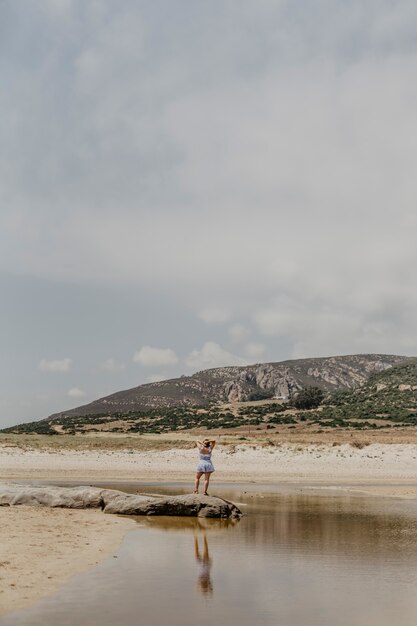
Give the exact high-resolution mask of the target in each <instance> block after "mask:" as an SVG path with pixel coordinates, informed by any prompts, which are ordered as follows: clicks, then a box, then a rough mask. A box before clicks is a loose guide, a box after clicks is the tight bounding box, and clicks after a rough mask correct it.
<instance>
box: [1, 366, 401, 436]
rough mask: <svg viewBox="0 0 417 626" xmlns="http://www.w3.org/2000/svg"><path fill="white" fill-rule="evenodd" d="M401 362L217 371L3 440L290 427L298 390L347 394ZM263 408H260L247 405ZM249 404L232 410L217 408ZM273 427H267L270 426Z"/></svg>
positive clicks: (61, 416) (67, 414) (129, 394)
mask: <svg viewBox="0 0 417 626" xmlns="http://www.w3.org/2000/svg"><path fill="white" fill-rule="evenodd" d="M408 360H409V359H407V358H406V357H402V356H395V355H381V354H366V355H351V356H335V357H326V358H312V359H298V360H289V361H282V362H279V363H265V364H258V365H250V366H247V367H221V368H215V369H209V370H204V371H201V372H197V373H196V374H194V375H192V376H182V377H180V378H175V379H172V380H166V381H161V382H157V383H150V384H146V385H140V386H138V387H135V388H133V389H128V390H125V391H120V392H117V393H114V394H111V395H109V396H106V397H105V398H100V399H98V400H95V401H94V402H91V403H90V404H87V405H84V406H80V407H77V408H75V409H71V410H68V411H63V412H61V413H56V414H54V415H51V416H50V417H48V418H46V419H44V420H41V421H39V422H31V423H28V424H21V425H19V426H15V427H12V428H8V429H6V430H5V431H4V432H37V433H48V434H52V433H56V432H66V433H68V432H70V433H71V432H77V431H85V430H109V431H113V432H162V431H167V430H168V431H170V430H179V429H186V428H193V427H196V426H200V425H202V426H204V427H205V428H236V427H238V426H239V425H241V424H242V420H246V423H249V424H250V423H253V424H259V423H260V422H261V421H264V418H265V417H268V421H269V420H271V419H272V422H271V424H274V423H293V422H294V418H293V417H291V416H287V415H286V414H285V408H286V405H285V401H287V400H290V399H291V398H292V397H293V396H294V394H296V393H297V392H298V391H299V390H300V389H302V388H304V387H306V386H309V385H316V386H319V387H321V388H322V389H323V390H324V391H326V392H327V393H328V394H332V392H335V391H339V392H340V391H348V390H354V389H357V388H359V387H361V386H362V385H364V384H365V383H366V381H367V380H368V379H369V377H370V376H372V375H375V374H381V375H383V373H384V372H386V371H387V370H390V368H393V366H396V365H398V364H401V363H404V362H407V361H408ZM265 400H269V403H267V404H268V407H269V408H268V407H267V408H265V407H262V406H258V407H256V406H255V407H254V406H253V403H255V404H256V403H258V404H260V401H265ZM224 403H229V404H230V405H231V407H233V405H235V406H236V404H235V403H249V404H248V405H247V406H246V407H245V406H242V405H240V408H239V409H238V410H237V409H236V410H235V409H233V408H230V407H224V406H221V405H222V404H224ZM274 420H275V422H274Z"/></svg>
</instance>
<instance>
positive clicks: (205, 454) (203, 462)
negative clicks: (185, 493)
mask: <svg viewBox="0 0 417 626" xmlns="http://www.w3.org/2000/svg"><path fill="white" fill-rule="evenodd" d="M215 445H216V442H215V441H210V439H204V441H197V448H198V450H199V452H200V463H199V464H198V466H197V473H196V475H195V487H194V493H198V487H199V485H200V478H201V477H202V475H203V474H204V495H205V496H208V495H209V494H208V493H207V489H208V486H209V482H210V476H211V474H212V473H213V472H214V467H213V463H212V462H211V453H212V452H213V448H214V446H215Z"/></svg>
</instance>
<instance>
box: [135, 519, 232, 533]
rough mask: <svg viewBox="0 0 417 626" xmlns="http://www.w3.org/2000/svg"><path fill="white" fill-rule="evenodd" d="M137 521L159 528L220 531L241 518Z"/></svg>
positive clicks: (184, 530)
mask: <svg viewBox="0 0 417 626" xmlns="http://www.w3.org/2000/svg"><path fill="white" fill-rule="evenodd" d="M136 521H137V522H138V523H139V524H140V525H141V526H142V525H146V526H149V527H151V528H154V529H157V530H165V531H167V532H172V531H179V532H185V533H189V532H192V533H199V532H203V533H213V532H216V533H219V532H223V531H224V530H231V529H232V528H234V527H235V526H237V525H238V524H239V521H240V520H239V519H238V518H237V519H213V518H210V517H163V516H161V517H156V516H155V517H154V516H149V517H137V518H136Z"/></svg>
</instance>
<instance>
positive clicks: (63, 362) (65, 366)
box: [38, 357, 72, 372]
mask: <svg viewBox="0 0 417 626" xmlns="http://www.w3.org/2000/svg"><path fill="white" fill-rule="evenodd" d="M71 366H72V359H70V358H68V357H67V358H65V359H52V360H48V359H42V360H41V361H40V362H39V364H38V368H39V369H40V370H41V371H42V372H69V370H70V369H71Z"/></svg>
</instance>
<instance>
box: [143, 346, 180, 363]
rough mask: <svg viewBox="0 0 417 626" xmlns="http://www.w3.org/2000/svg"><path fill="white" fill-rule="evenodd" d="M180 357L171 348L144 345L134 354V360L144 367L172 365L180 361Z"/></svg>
mask: <svg viewBox="0 0 417 626" xmlns="http://www.w3.org/2000/svg"><path fill="white" fill-rule="evenodd" d="M178 360H179V359H178V357H177V355H176V354H175V352H174V351H173V350H171V349H170V348H153V347H152V346H143V347H142V348H141V349H140V350H137V351H136V352H135V354H134V355H133V361H134V362H135V363H139V365H143V366H144V367H159V366H171V365H176V364H177V363H178Z"/></svg>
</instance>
